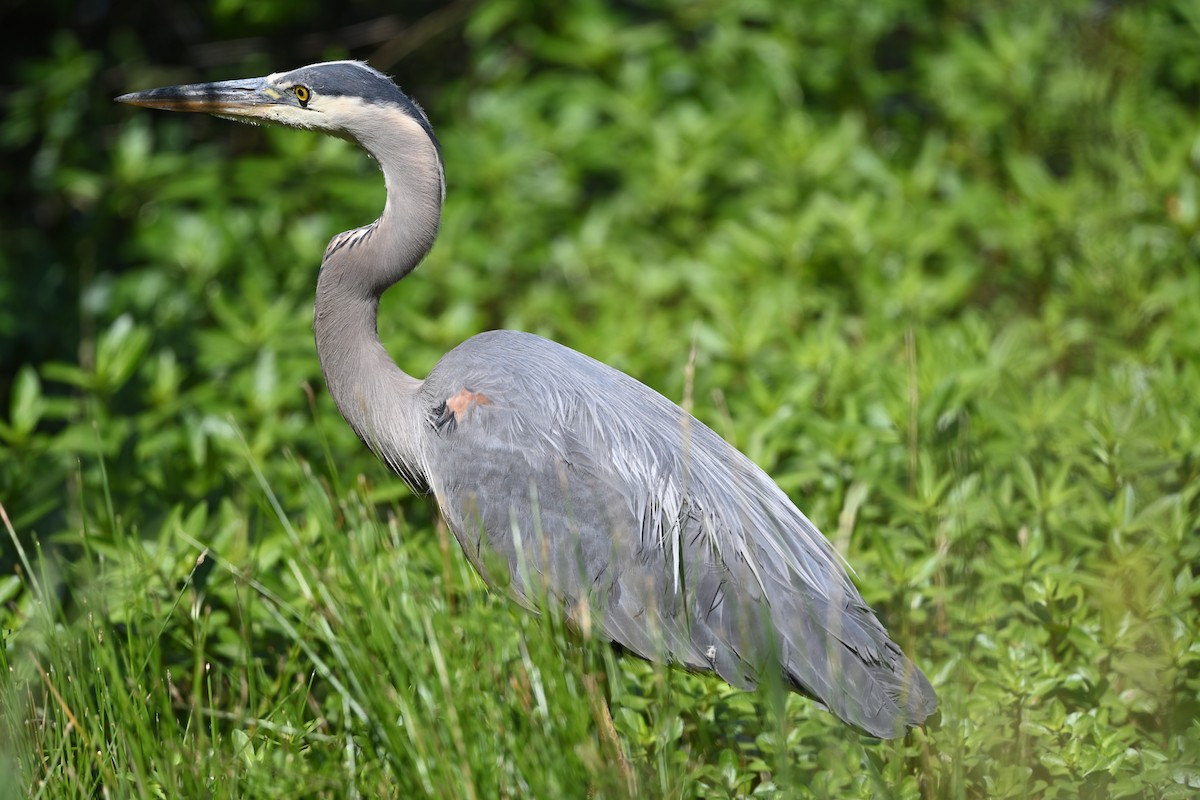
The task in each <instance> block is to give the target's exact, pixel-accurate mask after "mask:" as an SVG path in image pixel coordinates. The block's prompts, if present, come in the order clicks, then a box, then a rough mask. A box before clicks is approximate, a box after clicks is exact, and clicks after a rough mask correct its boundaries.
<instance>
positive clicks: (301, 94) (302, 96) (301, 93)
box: [292, 86, 312, 108]
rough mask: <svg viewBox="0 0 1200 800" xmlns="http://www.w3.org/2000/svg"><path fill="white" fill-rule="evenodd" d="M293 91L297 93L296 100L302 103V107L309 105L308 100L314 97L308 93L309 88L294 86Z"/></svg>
mask: <svg viewBox="0 0 1200 800" xmlns="http://www.w3.org/2000/svg"><path fill="white" fill-rule="evenodd" d="M292 91H293V92H295V93H296V99H297V100H299V101H300V107H301V108H304V107H306V106H307V105H308V98H309V97H311V96H312V93H311V92H309V91H308V87H307V86H293V87H292Z"/></svg>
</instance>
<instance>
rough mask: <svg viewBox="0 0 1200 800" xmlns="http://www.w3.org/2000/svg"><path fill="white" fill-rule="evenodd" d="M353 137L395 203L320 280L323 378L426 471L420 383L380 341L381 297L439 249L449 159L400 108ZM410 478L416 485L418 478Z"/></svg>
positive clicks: (350, 415)
mask: <svg viewBox="0 0 1200 800" xmlns="http://www.w3.org/2000/svg"><path fill="white" fill-rule="evenodd" d="M364 116H370V117H371V119H372V122H371V124H370V126H369V127H367V128H365V129H363V130H351V131H348V133H349V134H350V135H351V136H352V137H353V138H354V139H355V140H357V141H358V142H359V144H361V145H362V146H363V147H364V148H366V149H367V150H368V151H369V152H370V153H371V155H373V156H374V157H375V160H376V161H378V162H379V165H380V167H381V168H382V169H383V174H384V180H385V181H386V183H387V204H386V205H385V206H384V209H383V214H382V215H381V216H380V217H379V219H377V220H376V221H375V222H374V223H372V224H371V225H367V226H366V227H363V228H358V229H356V230H353V231H347V232H345V233H341V234H338V235H337V236H335V237H334V238H333V240H332V241H331V242H330V243H329V247H328V248H327V249H326V251H325V258H324V259H323V261H322V263H321V274H320V276H319V277H318V279H317V299H316V307H315V313H314V318H313V331H314V333H315V334H316V341H317V356H318V358H319V359H320V361H321V370H322V372H323V373H324V374H325V384H326V385H327V386H328V387H329V393H330V395H332V396H333V400H334V403H336V404H337V407H338V410H339V411H341V412H342V416H343V417H345V418H346V422H348V423H349V424H350V427H351V428H353V429H354V432H355V433H356V434H358V437H359V438H360V439H362V440H363V442H365V443H366V444H367V446H368V447H370V448H371V449H372V450H374V451H375V452H376V453H377V454H378V455H379V456H380V457H382V458H383V459H384V460H386V461H387V462H388V463H389V464H391V465H392V466H393V467H394V468H395V469H397V470H398V471H400V472H401V473H402V474H404V475H406V476H407V477H409V478H415V479H416V482H420V481H421V479H422V477H423V474H424V468H423V466H422V465H423V462H424V459H423V457H422V453H421V452H420V446H419V443H420V437H419V435H418V434H419V431H420V427H421V425H423V424H424V412H425V409H423V408H421V407H420V404H419V403H418V402H417V398H416V395H417V391H418V390H419V389H420V387H421V381H419V380H417V379H415V378H413V377H411V376H409V375H407V374H405V373H404V372H403V371H402V370H401V369H400V368H399V367H397V366H396V364H395V363H394V362H393V361H392V359H391V357H390V356H389V355H388V353H387V351H386V350H384V347H383V344H382V343H381V342H380V341H379V334H378V333H377V330H376V319H377V316H378V311H379V298H380V295H382V294H383V292H384V291H385V290H387V288H388V287H389V286H391V285H392V284H394V283H396V281H399V280H400V279H401V278H403V277H404V276H405V275H407V274H408V273H409V272H411V271H412V270H413V268H415V267H416V266H417V264H418V263H419V262H420V261H421V259H422V258H424V257H425V254H426V253H428V252H429V249H430V248H431V247H432V246H433V240H434V238H435V237H436V236H437V230H438V224H439V222H440V219H441V207H442V195H443V179H442V167H441V161H440V159H439V157H438V154H437V149H436V148H435V146H434V144H433V142H432V141H431V140H430V138H429V136H428V134H426V133H425V131H424V130H423V129H422V128H421V127H420V126H419V125H418V124H417V123H416V122H415V121H414V120H412V119H411V118H409V117H408V116H407V115H405V114H403V112H401V111H399V110H396V111H395V112H394V114H392V115H391V119H387V120H384V122H386V123H387V124H386V125H380V124H379V122H380V110H379V108H378V107H375V108H372V109H370V113H369V115H364ZM410 482H412V481H410Z"/></svg>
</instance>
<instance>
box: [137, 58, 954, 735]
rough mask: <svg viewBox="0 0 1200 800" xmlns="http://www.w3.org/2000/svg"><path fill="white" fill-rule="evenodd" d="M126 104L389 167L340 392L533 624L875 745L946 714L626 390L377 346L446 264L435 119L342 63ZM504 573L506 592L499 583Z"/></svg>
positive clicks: (341, 327)
mask: <svg viewBox="0 0 1200 800" xmlns="http://www.w3.org/2000/svg"><path fill="white" fill-rule="evenodd" d="M118 99H119V100H121V101H123V102H128V103H132V104H135V105H143V106H149V107H156V108H166V109H170V110H183V111H207V112H209V113H213V114H216V115H218V116H224V117H230V118H234V119H243V120H249V121H266V122H272V123H277V124H282V125H287V126H291V127H299V128H309V129H314V130H319V131H323V132H326V133H330V134H334V135H338V136H342V137H345V138H350V139H352V140H354V141H356V142H358V143H359V144H360V145H361V146H363V147H364V148H365V149H366V150H368V151H369V152H370V153H371V155H373V156H374V157H375V159H376V160H377V161H378V162H379V165H380V167H381V169H382V170H383V173H384V179H385V181H386V184H387V202H386V205H385V207H384V211H383V214H382V215H381V216H380V218H379V219H378V220H376V221H375V222H374V223H372V224H370V225H367V226H365V227H363V228H358V229H356V230H353V231H347V232H345V233H341V234H338V235H337V236H335V237H334V238H333V240H332V241H331V242H330V244H329V247H328V248H327V249H326V251H325V256H324V259H323V261H322V266H321V272H320V275H319V277H318V280H317V296H316V305H315V315H314V331H315V335H316V343H317V352H318V356H319V358H320V361H321V366H322V370H323V372H324V375H325V380H326V384H327V386H328V387H329V391H330V394H331V395H332V396H333V399H334V401H335V403H336V405H337V406H338V409H339V410H340V411H341V413H342V415H343V416H344V417H345V419H346V421H347V422H348V423H349V424H350V426H351V427H352V428H353V429H354V431H355V433H357V434H358V436H359V438H360V439H362V440H363V442H364V443H366V445H367V446H368V447H370V448H371V449H372V450H373V451H374V452H375V453H376V454H377V455H378V456H379V457H380V458H382V459H383V460H384V461H386V462H387V463H388V464H389V465H390V466H391V467H392V468H393V469H394V470H395V471H396V472H397V473H398V474H400V475H401V476H403V477H404V478H405V479H406V480H407V481H408V482H409V483H411V484H412V485H414V486H416V487H422V488H425V489H427V490H428V491H429V492H430V493H432V494H433V496H434V497H435V498H436V500H437V503H438V506H439V508H440V510H441V512H442V515H443V516H444V518H445V519H446V522H447V524H448V525H449V527H450V529H451V530H452V531H453V532H454V534H455V536H456V538H457V539H458V541H459V543H460V544H461V545H462V548H463V550H464V552H465V553H466V555H467V557H468V559H469V560H470V561H471V563H472V564H473V565H474V566H475V567H476V568H477V569H478V570H480V572H481V574H483V576H484V578H485V579H486V580H488V582H489V583H493V584H496V583H502V584H505V585H507V587H508V589H509V591H510V593H511V594H512V595H513V597H514V598H515V599H516V600H517V601H518V602H520V603H522V604H523V605H526V606H528V607H530V608H533V609H538V608H541V607H542V605H541V604H542V603H546V602H551V603H559V604H561V606H562V608H563V610H564V612H565V613H566V614H567V616H568V617H569V618H570V619H571V620H572V621H573V623H574V624H575V625H576V627H578V628H581V629H584V630H589V631H591V632H592V633H593V635H599V636H604V637H606V638H607V639H609V640H611V641H613V642H615V643H617V644H620V645H621V646H623V647H624V648H626V649H628V650H630V651H632V652H634V653H636V654H638V655H640V656H642V657H644V658H647V659H651V660H656V661H664V662H668V663H674V664H679V665H682V666H684V667H687V668H689V669H693V670H701V671H711V672H715V673H716V674H717V675H719V676H720V677H722V678H723V679H725V680H726V681H728V682H729V683H731V684H733V685H734V686H738V687H743V688H750V687H753V686H755V685H757V684H758V683H759V682H760V681H761V680H763V679H764V678H765V676H767V674H768V673H770V672H775V673H776V674H778V675H780V677H781V678H782V679H783V681H784V682H785V685H787V686H789V687H790V688H793V689H795V690H797V691H800V692H803V693H805V694H808V695H810V696H812V697H814V698H816V699H817V700H819V701H820V702H822V703H823V704H825V706H827V707H828V708H829V709H830V710H831V711H833V713H835V714H836V715H837V716H839V717H840V718H841V719H843V720H845V721H846V722H848V723H850V724H851V725H853V726H855V727H857V728H859V729H861V730H864V731H866V732H868V733H870V734H872V735H875V736H880V737H894V736H898V735H901V734H902V733H903V732H904V731H905V730H906V729H907V728H908V727H910V726H914V725H919V724H921V723H922V722H923V721H924V720H925V719H926V718H927V717H928V716H929V715H930V714H932V713H933V711H934V710H935V708H936V706H937V698H936V696H935V694H934V692H933V689H932V687H931V686H930V684H929V681H928V680H927V679H926V678H925V676H924V675H923V674H922V673H921V671H920V670H919V669H918V668H917V667H916V666H915V665H913V663H912V662H911V661H910V660H909V659H908V658H907V657H906V656H905V655H904V654H903V653H902V652H901V650H900V648H899V647H898V646H897V645H896V644H895V643H894V642H892V641H891V639H890V638H889V637H888V635H887V632H886V631H885V630H884V628H883V626H882V625H881V624H880V622H879V621H878V619H877V618H876V617H875V615H874V614H873V613H872V611H871V610H870V609H869V608H868V607H867V606H866V604H865V603H864V601H863V600H862V598H861V596H860V595H859V593H858V591H857V590H856V589H855V587H854V585H853V584H852V583H851V581H850V579H849V578H848V577H847V575H846V571H845V568H844V566H843V564H842V562H841V559H840V558H839V556H838V555H837V553H836V552H835V551H834V549H833V547H832V546H831V545H830V544H829V542H828V541H827V540H826V539H825V538H824V537H823V536H822V535H821V534H820V532H819V531H818V530H817V529H816V527H815V526H813V524H812V523H811V522H809V520H808V519H807V518H806V517H805V516H804V514H803V513H801V512H800V510H799V509H797V508H796V506H795V505H794V504H793V503H792V502H791V500H789V499H788V497H787V495H785V494H784V492H783V491H782V490H781V489H779V487H778V486H777V485H776V484H775V483H774V481H772V480H771V479H770V477H769V476H768V475H767V474H766V473H765V472H763V471H762V470H761V469H760V468H759V467H757V466H756V465H755V464H754V463H753V462H751V461H750V459H748V458H746V456H744V455H742V454H741V453H740V452H738V451H737V450H736V449H735V448H733V447H732V446H730V445H729V444H728V443H726V442H725V441H724V440H723V439H721V438H720V437H719V436H718V435H716V434H715V433H714V432H713V431H712V430H710V429H709V428H708V427H706V426H705V425H704V424H703V423H701V422H700V421H698V420H696V419H695V418H694V417H692V416H691V415H690V414H688V413H687V412H685V411H684V410H683V409H681V408H680V407H679V406H677V405H676V404H674V403H672V402H671V401H669V400H668V399H666V398H665V397H663V396H662V395H661V394H659V393H657V392H655V391H654V390H652V389H650V388H649V387H647V386H645V385H644V384H642V383H640V382H638V381H636V380H634V379H633V378H631V377H629V376H628V375H625V374H624V373H622V372H619V371H617V370H615V369H612V368H611V367H608V366H606V365H604V364H602V363H600V362H598V361H595V360H593V359H591V358H589V357H587V356H585V355H582V354H580V353H578V352H575V351H574V350H571V349H569V348H566V347H563V346H561V345H559V344H556V343H554V342H551V341H549V340H547V339H543V338H541V337H538V336H534V335H532V334H528V333H520V332H515V331H491V332H488V333H483V334H480V335H478V336H475V337H473V338H471V339H468V340H467V341H466V342H464V343H463V344H461V345H459V346H458V347H456V348H454V349H453V350H452V351H450V352H449V353H447V354H446V355H445V356H444V357H443V358H442V359H441V360H440V361H439V362H438V364H437V365H436V366H435V367H434V368H433V370H432V371H431V372H430V373H429V375H428V376H427V377H426V378H425V379H424V380H418V379H416V378H413V377H410V376H409V375H407V374H405V373H404V372H403V371H401V370H400V368H399V367H397V366H396V364H395V363H394V362H393V361H392V359H391V358H390V356H389V355H388V354H387V352H386V351H385V350H384V348H383V345H382V344H381V343H380V341H379V337H378V335H377V333H376V319H377V314H378V305H379V298H380V296H381V295H382V293H383V292H384V291H385V290H386V289H387V288H388V287H390V286H392V285H393V284H395V283H396V282H397V281H399V280H400V279H402V278H404V277H405V276H406V275H407V274H408V273H409V272H411V271H412V269H413V268H415V267H416V265H417V264H418V263H419V262H420V260H421V259H422V258H423V257H424V256H425V254H426V253H427V252H428V251H429V249H430V248H431V247H432V246H433V242H434V239H435V237H436V235H437V229H438V224H439V219H440V214H441V206H442V200H443V197H444V185H445V184H444V173H443V168H442V161H441V153H440V149H439V147H438V144H437V140H436V138H435V137H434V134H433V130H432V128H431V126H430V124H429V121H428V119H427V118H426V117H425V114H424V113H423V112H422V111H421V110H420V108H419V107H418V106H417V105H416V104H415V103H413V102H412V101H411V100H410V99H409V98H408V97H407V96H405V95H404V94H403V93H402V92H401V91H400V90H399V89H398V88H397V87H396V86H395V84H393V83H392V81H391V80H389V79H388V78H387V77H386V76H384V75H382V74H381V73H379V72H377V71H375V70H374V69H372V68H370V67H368V66H367V65H365V64H362V63H359V62H350V61H342V62H330V63H326V64H314V65H311V66H308V67H302V68H300V69H298V70H293V71H292V72H287V73H276V74H273V75H269V76H266V77H265V78H254V79H248V80H242V81H224V82H220V83H210V84H193V85H188V86H176V87H168V88H165V89H154V90H150V91H146V92H139V93H136V94H131V95H124V96H123V97H121V98H118ZM489 565H502V566H501V568H507V570H508V573H509V574H508V575H506V576H498V575H492V574H489V569H490V566H489Z"/></svg>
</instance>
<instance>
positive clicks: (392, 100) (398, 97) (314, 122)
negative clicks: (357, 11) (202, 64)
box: [117, 61, 437, 145]
mask: <svg viewBox="0 0 1200 800" xmlns="http://www.w3.org/2000/svg"><path fill="white" fill-rule="evenodd" d="M117 102H119V103H129V104H130V105H135V106H144V107H146V108H159V109H165V110H167V111H201V112H205V113H208V114H213V115H215V116H218V117H224V118H226V119H233V120H239V121H243V122H250V123H270V124H276V125H286V126H287V127H289V128H307V129H309V130H315V131H321V132H324V133H329V134H333V135H335V136H341V137H346V138H352V139H355V140H357V141H359V142H362V143H363V144H367V143H368V142H369V141H370V140H371V139H372V138H373V136H374V135H376V133H377V132H379V131H380V130H381V129H385V128H387V127H388V126H389V125H393V124H395V123H399V124H402V125H412V124H414V123H415V124H416V125H418V126H419V127H420V128H422V129H423V130H424V131H425V133H426V134H428V136H429V138H430V139H431V140H432V141H433V142H434V144H435V145H436V143H437V139H436V137H435V136H434V134H433V128H432V127H431V126H430V124H429V119H428V118H427V117H426V116H425V112H423V111H422V110H421V108H420V107H419V106H418V105H417V104H416V103H414V102H413V101H412V100H411V99H410V98H409V97H408V95H406V94H404V92H402V91H400V89H399V88H398V87H397V86H396V84H394V83H393V82H392V81H391V79H390V78H388V77H387V76H386V75H384V74H383V73H382V72H379V71H378V70H376V69H373V68H372V67H370V66H368V65H367V64H365V63H363V62H361V61H330V62H326V63H321V64H310V65H309V66H307V67H300V68H299V69H294V70H291V71H290V72H276V73H273V74H271V75H267V76H265V77H262V78H243V79H240V80H232V81H217V82H214V83H193V84H186V85H183V86H167V87H164V88H161V89H149V90H147V91H144V92H133V93H131V94H124V95H121V96H120V97H118V98H117Z"/></svg>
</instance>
